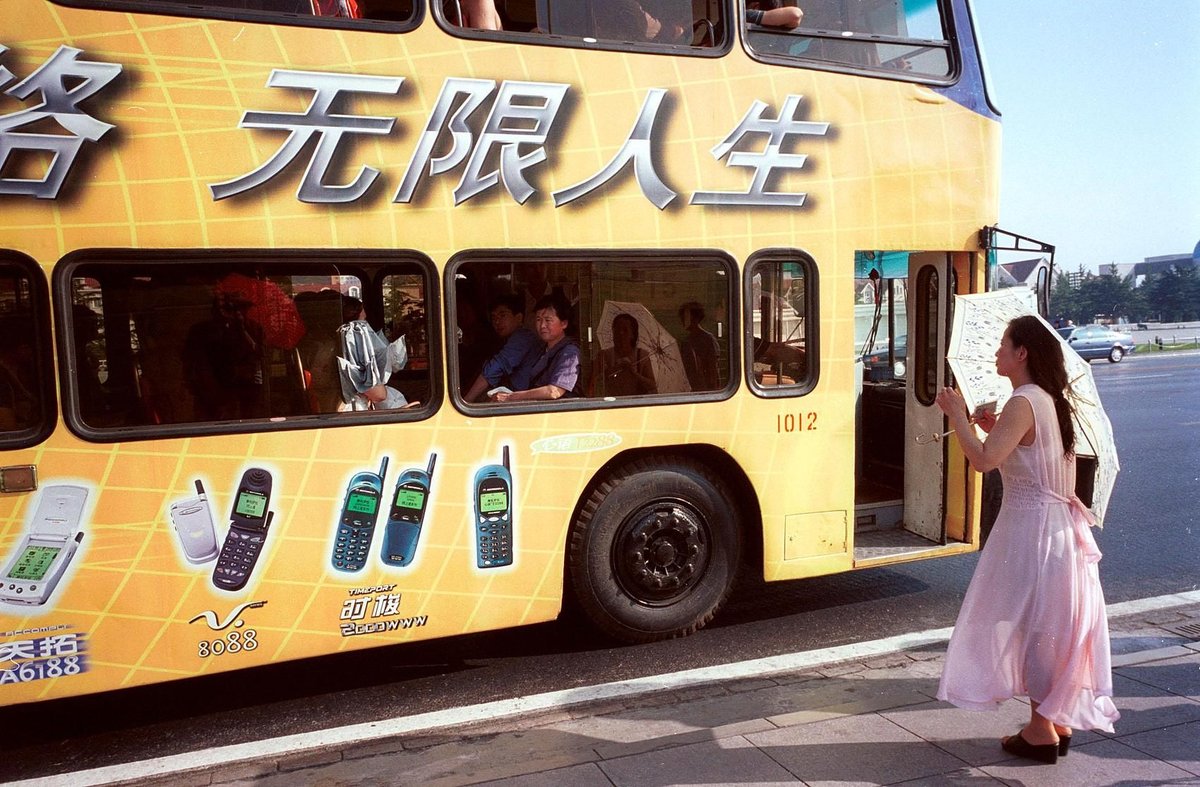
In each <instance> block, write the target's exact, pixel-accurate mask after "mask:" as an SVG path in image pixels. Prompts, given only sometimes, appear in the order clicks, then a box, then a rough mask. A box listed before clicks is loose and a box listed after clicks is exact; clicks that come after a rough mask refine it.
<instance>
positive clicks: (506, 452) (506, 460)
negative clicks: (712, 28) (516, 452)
mask: <svg viewBox="0 0 1200 787" xmlns="http://www.w3.org/2000/svg"><path fill="white" fill-rule="evenodd" d="M504 469H505V470H510V469H511V468H510V467H509V466H508V446H504Z"/></svg>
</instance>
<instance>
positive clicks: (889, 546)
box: [854, 251, 967, 567]
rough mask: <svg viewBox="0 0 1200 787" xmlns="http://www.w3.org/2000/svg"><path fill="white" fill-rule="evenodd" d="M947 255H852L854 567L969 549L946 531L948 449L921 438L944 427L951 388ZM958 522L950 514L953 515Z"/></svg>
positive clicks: (952, 283)
mask: <svg viewBox="0 0 1200 787" xmlns="http://www.w3.org/2000/svg"><path fill="white" fill-rule="evenodd" d="M952 257H953V255H951V254H949V253H946V252H915V251H914V252H898V251H888V252H880V251H872V252H859V253H858V254H856V259H855V339H856V344H857V345H858V346H859V348H861V349H860V352H859V363H860V367H859V371H858V374H857V379H858V385H860V386H861V388H860V389H859V391H858V394H859V395H858V407H857V413H856V434H857V445H856V449H857V450H856V460H857V461H856V473H855V496H854V497H855V528H854V565H855V566H857V567H863V566H869V565H880V564H886V563H891V562H897V561H901V560H911V559H914V558H916V557H925V556H929V555H930V554H931V553H939V552H946V551H953V550H958V549H964V548H967V545H965V544H964V543H963V541H962V539H961V535H962V534H961V532H956V533H954V534H950V533H948V532H947V526H946V522H947V510H946V505H947V503H946V500H947V495H946V473H947V456H946V446H945V442H944V441H940V440H939V441H934V440H928V439H926V438H928V437H930V436H932V435H937V434H940V433H941V432H942V431H943V430H944V429H945V427H944V425H943V424H944V421H945V419H944V418H943V416H942V412H941V410H939V409H938V407H937V404H936V403H935V401H934V400H935V397H936V396H937V392H938V391H939V390H940V389H941V387H942V386H944V385H946V384H947V383H946V381H947V375H948V371H947V368H946V362H945V358H946V347H947V343H948V341H949V329H950V324H951V319H950V318H951V308H952V306H953V301H952V297H953V293H954V291H955V289H956V280H955V275H956V274H955V270H954V266H953V265H952ZM918 438H921V439H918ZM964 515H965V512H956V515H955V517H954V518H955V519H956V520H960V521H961V519H962V518H963V516H964ZM959 530H960V531H961V528H959Z"/></svg>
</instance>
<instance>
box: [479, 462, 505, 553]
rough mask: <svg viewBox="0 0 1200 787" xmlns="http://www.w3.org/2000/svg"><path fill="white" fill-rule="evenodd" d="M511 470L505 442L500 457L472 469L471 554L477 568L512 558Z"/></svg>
mask: <svg viewBox="0 0 1200 787" xmlns="http://www.w3.org/2000/svg"><path fill="white" fill-rule="evenodd" d="M512 496H513V493H512V473H511V472H509V464H508V446H504V461H503V463H502V464H498V465H486V466H484V467H481V468H479V471H478V472H476V473H475V557H476V565H478V566H479V567H480V568H496V567H498V566H511V565H512V562H513V509H512Z"/></svg>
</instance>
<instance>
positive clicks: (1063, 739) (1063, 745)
mask: <svg viewBox="0 0 1200 787" xmlns="http://www.w3.org/2000/svg"><path fill="white" fill-rule="evenodd" d="M1070 750H1071V736H1070V735H1059V736H1058V756H1059V757H1066V756H1067V752H1068V751H1070Z"/></svg>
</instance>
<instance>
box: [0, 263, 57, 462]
mask: <svg viewBox="0 0 1200 787" xmlns="http://www.w3.org/2000/svg"><path fill="white" fill-rule="evenodd" d="M50 358H51V353H50V323H49V319H48V303H47V299H46V287H45V282H44V280H43V279H42V277H41V271H39V270H38V269H37V268H36V266H34V265H33V263H32V262H30V261H28V260H26V259H25V258H20V257H16V256H15V255H9V254H5V255H4V256H2V257H0V448H5V449H8V448H20V447H23V446H28V445H33V444H34V443H37V442H39V441H40V440H41V439H43V438H44V437H45V436H46V434H47V433H48V432H49V431H50V430H51V429H52V428H53V426H54V421H53V418H54V416H53V412H54V408H53V403H54V399H53V394H52V390H53V377H52V373H51V370H50Z"/></svg>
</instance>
